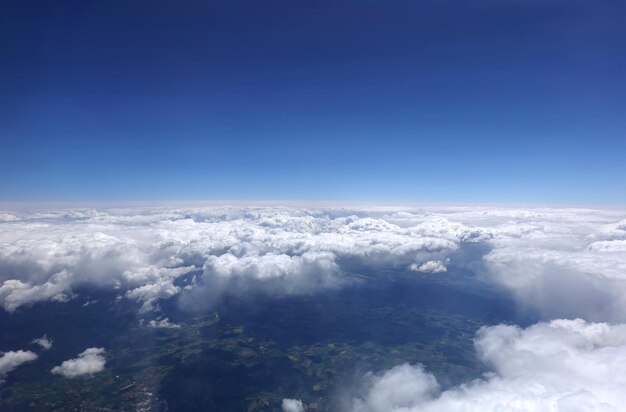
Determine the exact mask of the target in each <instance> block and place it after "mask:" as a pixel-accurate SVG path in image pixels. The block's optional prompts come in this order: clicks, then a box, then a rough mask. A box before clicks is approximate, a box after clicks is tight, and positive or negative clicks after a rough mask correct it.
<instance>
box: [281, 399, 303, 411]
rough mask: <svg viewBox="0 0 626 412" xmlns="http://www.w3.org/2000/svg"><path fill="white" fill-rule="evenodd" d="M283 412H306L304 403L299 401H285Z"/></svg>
mask: <svg viewBox="0 0 626 412" xmlns="http://www.w3.org/2000/svg"><path fill="white" fill-rule="evenodd" d="M282 407H283V412H304V406H303V405H302V401H301V400H298V399H287V398H286V399H283V402H282Z"/></svg>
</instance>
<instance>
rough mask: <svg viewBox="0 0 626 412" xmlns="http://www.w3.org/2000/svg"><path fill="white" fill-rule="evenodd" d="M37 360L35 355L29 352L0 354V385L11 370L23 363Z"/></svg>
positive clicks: (19, 351) (20, 351)
mask: <svg viewBox="0 0 626 412" xmlns="http://www.w3.org/2000/svg"><path fill="white" fill-rule="evenodd" d="M35 359H37V354H36V353H34V352H31V351H24V350H18V351H10V352H4V353H2V352H0V383H1V382H2V380H3V378H4V377H5V376H6V375H7V374H8V373H9V372H11V371H12V370H14V369H16V368H17V367H18V366H20V365H21V364H23V363H26V362H32V361H34V360H35Z"/></svg>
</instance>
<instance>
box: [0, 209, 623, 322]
mask: <svg viewBox="0 0 626 412" xmlns="http://www.w3.org/2000/svg"><path fill="white" fill-rule="evenodd" d="M0 228H1V230H0V304H1V305H2V307H3V308H4V310H6V311H9V312H12V311H15V310H17V309H19V308H20V307H23V306H28V305H32V304H34V303H37V302H42V301H57V302H64V301H67V300H69V299H73V298H75V297H76V290H78V289H80V288H81V287H85V286H87V287H95V288H100V289H103V290H113V291H117V292H118V293H119V295H120V296H122V297H124V298H126V299H133V300H136V301H138V302H140V303H141V310H142V311H144V312H145V311H152V310H154V309H158V302H159V300H162V299H169V298H172V297H175V296H180V295H182V296H183V300H184V301H186V302H188V303H194V302H196V303H197V302H205V303H206V302H209V304H210V303H211V302H215V301H217V300H219V298H220V296H222V295H223V294H224V293H232V294H242V293H247V292H249V291H251V290H255V291H267V292H271V293H279V294H303V293H313V292H316V291H319V290H323V289H327V288H335V287H341V286H342V285H345V284H346V283H347V279H348V278H347V277H346V276H344V272H345V270H346V267H347V266H346V265H349V264H350V263H353V262H359V263H362V264H364V265H367V266H368V267H376V266H377V265H387V266H389V265H391V266H395V267H397V268H398V269H402V270H405V269H406V270H414V271H417V272H422V273H433V274H435V273H443V272H445V271H447V272H451V273H453V272H454V271H457V272H459V271H473V272H475V273H476V274H478V275H479V276H482V277H483V278H484V279H487V280H489V281H491V282H494V283H496V284H498V285H501V286H502V287H504V288H507V289H508V290H510V291H511V293H512V294H513V296H514V297H515V298H516V300H517V301H518V302H519V303H520V304H521V305H522V306H523V307H527V308H529V309H531V310H536V311H538V312H539V313H541V314H543V315H544V317H545V318H546V319H551V318H555V317H569V318H574V317H583V318H585V319H588V320H610V321H622V320H626V319H624V318H625V317H626V315H625V314H626V299H625V298H624V297H623V296H626V253H624V250H625V249H626V247H625V246H624V245H625V244H626V243H625V242H626V213H625V212H621V211H615V210H592V209H539V208H533V209H501V208H484V207H466V208H459V207H457V208H453V207H447V208H391V207H387V208H384V207H378V208H374V207H370V208H347V207H331V208H309V209H308V208H286V207H270V206H266V207H227V206H221V207H207V208H128V209H102V210H97V209H76V210H74V209H72V210H56V211H40V212H32V211H31V212H16V211H12V212H9V211H7V212H4V213H0ZM349 267H350V268H353V267H354V265H349Z"/></svg>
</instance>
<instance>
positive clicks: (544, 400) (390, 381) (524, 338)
mask: <svg viewBox="0 0 626 412" xmlns="http://www.w3.org/2000/svg"><path fill="white" fill-rule="evenodd" d="M475 347H476V351H477V354H478V356H479V358H480V359H481V360H482V361H483V362H485V363H486V364H487V365H489V366H490V367H491V368H493V371H494V372H493V373H491V374H489V375H487V376H485V377H484V378H483V379H479V380H476V381H474V382H470V383H467V384H465V385H462V386H460V387H457V388H454V389H450V390H447V391H441V390H440V388H439V385H438V384H437V380H436V379H435V377H434V376H432V375H431V374H429V373H428V372H427V371H425V370H424V369H423V368H422V367H421V366H420V365H415V366H412V365H408V364H404V365H400V366H396V367H395V368H393V369H391V370H389V371H387V372H386V373H384V374H382V375H370V376H368V377H367V380H366V382H367V385H368V388H367V393H366V395H364V396H363V397H361V398H357V399H355V400H354V401H353V405H352V408H351V411H352V412H400V411H402V412H413V411H415V412H417V411H420V412H429V411H443V412H456V411H459V412H461V411H463V412H471V411H477V412H478V411H571V412H574V411H581V412H582V411H607V412H608V411H619V410H623V407H624V405H626V392H624V390H623V388H624V387H625V385H626V373H625V372H626V325H608V324H606V323H587V322H585V321H583V320H581V319H576V320H555V321H552V322H549V323H539V324H536V325H534V326H531V327H528V328H526V329H520V328H518V327H516V326H505V325H499V326H494V327H486V328H482V329H481V330H480V331H479V332H478V334H477V338H476V340H475Z"/></svg>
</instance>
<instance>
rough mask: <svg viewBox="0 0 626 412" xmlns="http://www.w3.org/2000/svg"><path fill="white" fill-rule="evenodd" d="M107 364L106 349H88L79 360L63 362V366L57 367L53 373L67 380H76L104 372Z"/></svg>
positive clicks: (81, 354)
mask: <svg viewBox="0 0 626 412" xmlns="http://www.w3.org/2000/svg"><path fill="white" fill-rule="evenodd" d="M105 363H106V359H105V357H104V348H88V349H86V350H85V351H83V352H81V353H79V354H78V357H77V358H75V359H69V360H66V361H63V363H61V365H59V366H55V367H54V368H52V370H51V372H52V373H54V374H55V375H61V376H64V377H66V378H76V377H79V376H84V375H93V374H94V373H98V372H102V371H103V370H104V365H105Z"/></svg>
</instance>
